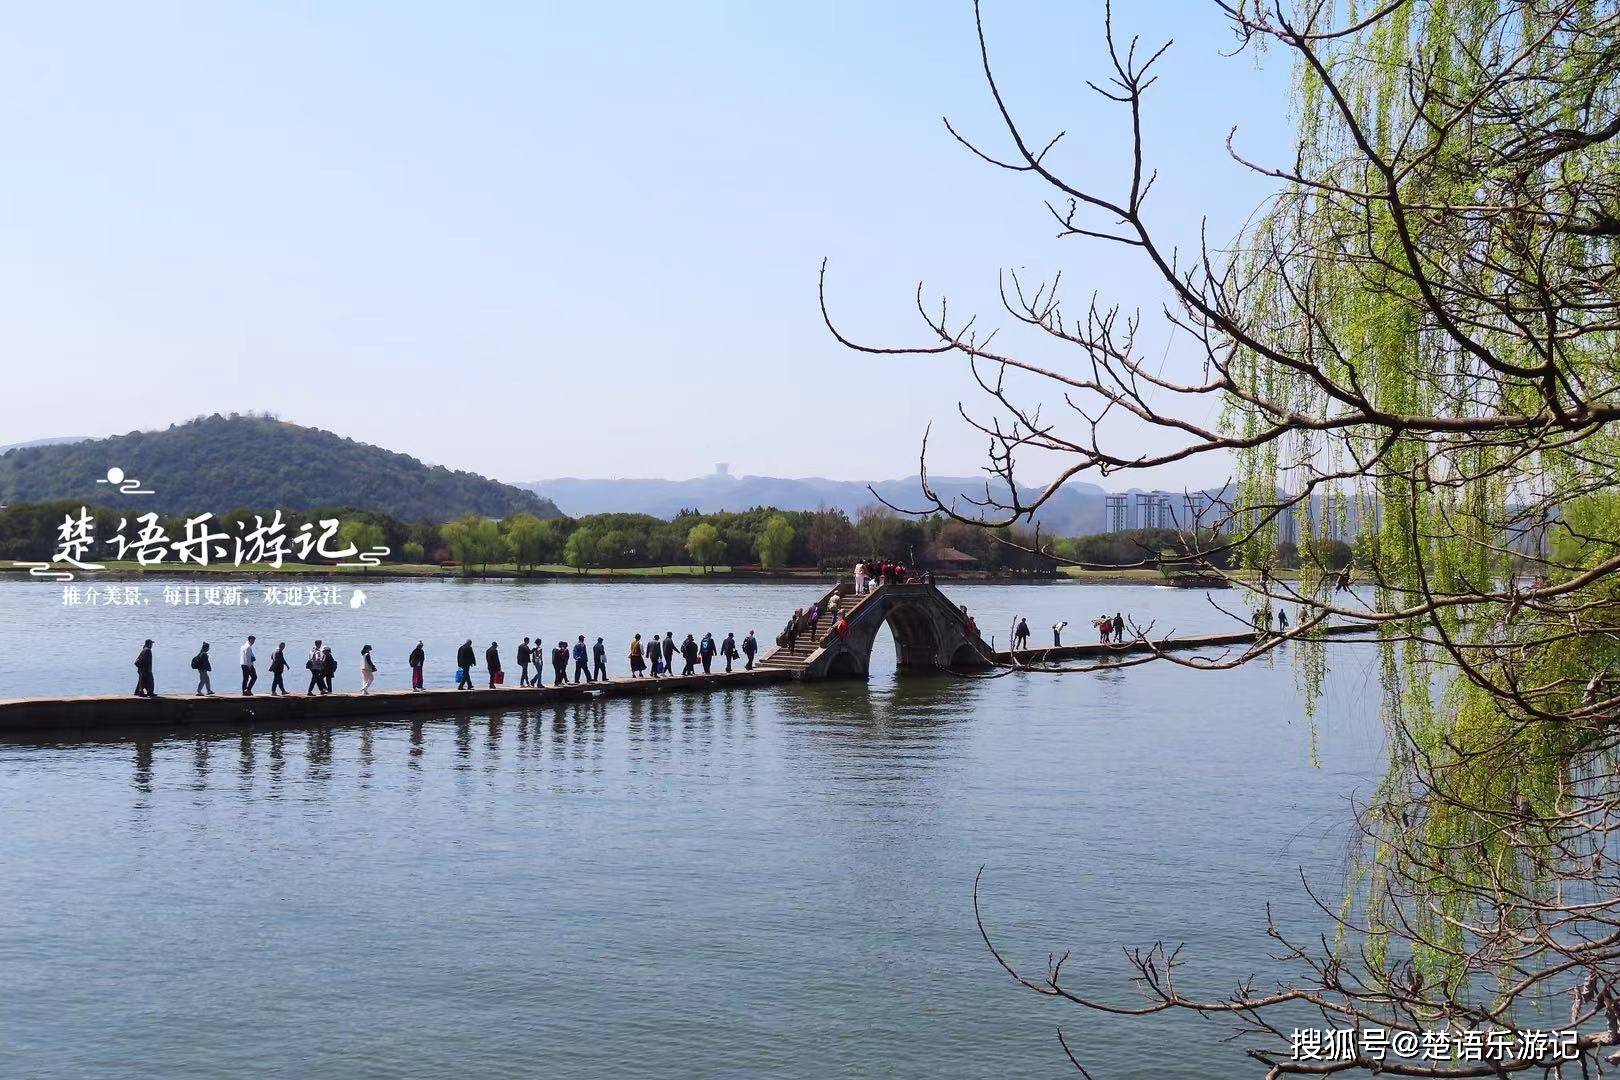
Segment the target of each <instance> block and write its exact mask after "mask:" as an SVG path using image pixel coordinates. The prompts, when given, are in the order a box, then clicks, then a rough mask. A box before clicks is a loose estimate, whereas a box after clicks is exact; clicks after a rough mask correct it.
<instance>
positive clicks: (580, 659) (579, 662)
mask: <svg viewBox="0 0 1620 1080" xmlns="http://www.w3.org/2000/svg"><path fill="white" fill-rule="evenodd" d="M581 676H583V677H584V679H585V681H586V682H595V681H596V680H594V679H592V678H591V655H590V650H589V649H587V648H586V647H585V635H584V634H581V635H579V640H578V641H576V642H574V681H575V682H579V680H580V677H581Z"/></svg>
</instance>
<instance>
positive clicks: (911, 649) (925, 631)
mask: <svg viewBox="0 0 1620 1080" xmlns="http://www.w3.org/2000/svg"><path fill="white" fill-rule="evenodd" d="M883 621H884V622H885V623H887V624H888V626H889V633H890V634H891V635H893V637H894V661H895V666H896V667H897V668H899V669H900V670H902V671H905V670H907V669H911V670H928V671H931V670H934V669H935V668H938V667H939V638H938V637H937V636H936V635H935V633H934V625H933V623H932V622H931V621H930V620H929V618H928V615H927V614H926V613H925V612H923V611H922V610H921V609H920V608H918V607H916V606H915V605H913V604H896V605H895V606H893V607H891V608H890V609H889V612H888V614H887V615H885V616H884V619H883Z"/></svg>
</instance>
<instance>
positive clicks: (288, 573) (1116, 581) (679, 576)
mask: <svg viewBox="0 0 1620 1080" xmlns="http://www.w3.org/2000/svg"><path fill="white" fill-rule="evenodd" d="M104 566H105V568H104V569H101V570H88V571H86V570H78V571H75V572H74V581H76V582H95V581H140V580H143V579H148V578H153V579H155V578H167V579H182V580H199V581H246V582H254V583H262V582H274V581H277V580H284V579H290V578H301V579H307V578H319V579H322V580H345V581H365V582H378V581H384V582H386V581H464V582H468V583H502V584H527V583H533V584H546V583H554V582H562V581H576V582H590V583H593V584H594V583H602V584H648V583H666V582H668V583H678V584H715V585H737V584H748V583H757V584H767V585H768V584H789V585H791V584H806V585H819V584H831V583H833V582H836V581H838V580H839V579H840V578H841V577H847V576H848V571H847V570H846V571H844V572H842V573H840V572H838V571H831V570H828V571H823V570H815V569H812V568H809V567H788V568H783V569H780V570H752V569H750V570H735V569H732V568H729V567H728V568H721V569H713V570H710V571H708V572H704V571H702V570H700V569H698V568H695V567H688V566H670V567H624V568H611V569H610V568H601V569H591V570H586V571H583V572H582V571H578V570H573V569H569V568H566V567H554V566H546V567H541V568H538V569H534V570H521V571H520V570H518V569H516V568H515V567H511V566H504V567H503V566H491V567H489V568H488V569H484V570H474V571H470V572H463V571H462V570H460V569H446V568H444V567H440V566H434V565H430V564H425V563H393V564H386V563H385V564H383V565H381V566H376V567H338V566H325V565H310V564H305V563H288V564H285V565H283V566H282V567H280V568H279V569H278V568H275V567H262V568H255V569H251V570H249V569H245V568H243V567H238V566H233V565H221V566H207V567H203V566H196V565H194V564H187V565H185V566H180V565H177V564H172V563H165V564H160V565H153V566H139V565H135V564H119V563H107V564H104ZM937 577H938V580H939V581H940V583H941V584H945V583H947V582H950V583H955V584H961V585H1062V584H1076V585H1161V586H1166V587H1168V584H1167V582H1166V581H1165V578H1164V575H1162V574H1160V573H1159V572H1158V571H1156V570H1140V569H1131V570H1081V569H1077V568H1072V567H1066V568H1063V569H1062V570H1060V571H1059V572H1058V573H1057V574H1055V575H1022V574H990V573H973V572H957V573H950V574H938V575H937ZM29 580H34V581H39V582H41V583H44V584H53V585H54V584H66V583H65V582H56V581H53V580H51V579H49V578H34V577H31V575H30V574H29V572H28V569H27V568H26V567H16V566H10V565H0V581H29Z"/></svg>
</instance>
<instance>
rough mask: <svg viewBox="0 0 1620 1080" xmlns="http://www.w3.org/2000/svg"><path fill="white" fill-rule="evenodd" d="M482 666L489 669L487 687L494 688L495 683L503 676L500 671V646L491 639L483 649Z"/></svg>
mask: <svg viewBox="0 0 1620 1080" xmlns="http://www.w3.org/2000/svg"><path fill="white" fill-rule="evenodd" d="M484 667H485V668H487V669H488V671H489V688H490V689H491V690H493V689H495V684H496V683H498V682H500V681H501V680H502V678H503V677H504V674H503V672H502V671H501V650H500V646H498V645H496V644H495V642H493V641H492V642H490V643H489V648H487V649H485V650H484Z"/></svg>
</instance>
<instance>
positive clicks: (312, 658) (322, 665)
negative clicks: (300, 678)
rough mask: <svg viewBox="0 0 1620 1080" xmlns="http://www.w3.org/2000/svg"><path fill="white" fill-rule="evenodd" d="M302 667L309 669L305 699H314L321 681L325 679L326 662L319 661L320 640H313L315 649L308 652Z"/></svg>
mask: <svg viewBox="0 0 1620 1080" xmlns="http://www.w3.org/2000/svg"><path fill="white" fill-rule="evenodd" d="M304 667H306V668H308V669H309V692H308V693H306V694H305V695H304V696H305V697H314V696H315V691H317V690H319V689H320V688H321V681H322V680H323V679H324V678H325V677H326V675H325V672H326V662H325V661H324V660H322V659H321V639H320V638H316V639H315V647H314V648H313V649H310V650H309V659H307V660H305V661H304Z"/></svg>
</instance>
